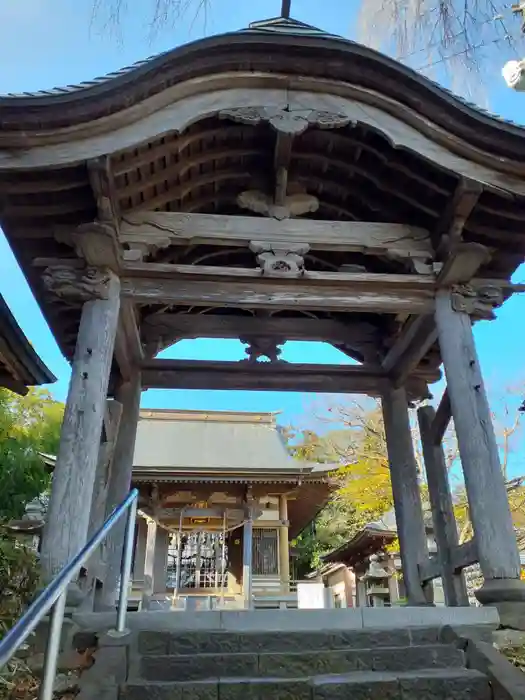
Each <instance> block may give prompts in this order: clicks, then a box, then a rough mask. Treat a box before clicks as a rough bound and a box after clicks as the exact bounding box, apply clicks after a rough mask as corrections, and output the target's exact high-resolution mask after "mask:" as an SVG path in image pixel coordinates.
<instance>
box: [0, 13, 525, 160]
mask: <svg viewBox="0 0 525 700" xmlns="http://www.w3.org/2000/svg"><path fill="white" fill-rule="evenodd" d="M270 46H271V48H270ZM246 52H249V53H250V55H251V56H250V60H251V63H252V66H251V68H252V70H271V71H282V72H283V73H284V72H286V73H290V72H292V71H295V72H296V73H297V74H298V75H301V74H303V73H307V74H308V75H313V71H312V67H313V66H308V70H305V69H306V68H307V64H305V62H304V61H305V60H308V59H309V61H310V62H311V61H312V59H313V57H314V55H315V64H316V66H315V73H316V74H317V76H318V77H320V78H321V77H323V78H330V79H334V80H335V79H337V80H341V79H343V80H346V81H348V82H352V83H355V84H361V85H363V86H365V87H370V88H372V89H376V90H378V91H380V92H381V93H383V94H385V95H387V96H389V97H392V98H393V99H396V100H398V101H400V102H402V103H404V104H406V105H407V106H409V107H411V108H412V109H415V110H416V111H420V112H421V113H422V114H424V115H425V116H427V117H429V118H430V119H432V120H433V121H435V122H437V123H438V124H440V125H442V126H443V127H444V128H446V129H447V130H449V131H451V132H453V133H457V134H458V135H459V136H461V137H463V138H467V139H471V140H472V143H475V144H476V145H478V146H480V147H483V148H485V149H487V150H489V151H490V150H492V148H494V152H497V151H499V148H500V147H501V148H505V151H506V154H507V155H508V156H510V157H512V156H515V155H517V152H516V148H517V149H518V151H519V152H523V153H525V129H524V128H523V127H522V126H519V125H517V124H515V123H513V122H512V121H509V120H505V119H503V118H501V117H499V116H498V115H495V114H491V113H489V112H487V111H486V110H484V109H482V108H481V107H479V106H477V105H475V104H473V103H470V102H468V101H466V100H464V99H463V98H461V97H459V96H457V95H454V94H453V93H452V92H450V91H449V90H447V89H445V88H443V87H442V86H440V85H438V84H437V83H435V82H433V81H432V80H430V79H428V78H426V77H425V76H422V75H420V74H419V73H417V72H416V71H414V70H413V69H411V68H409V67H407V66H405V65H403V64H402V63H399V62H398V61H395V60H393V59H391V58H389V57H387V56H385V55H384V54H381V53H379V52H377V51H375V50H373V49H370V48H368V47H366V46H363V45H362V44H358V43H356V42H354V41H351V40H348V39H345V38H343V37H340V36H336V35H332V34H328V33H326V32H323V31H322V30H319V29H317V28H315V27H312V26H310V25H307V24H304V23H302V22H298V21H297V20H293V19H285V18H275V19H270V20H265V21H261V22H254V23H252V24H251V25H250V27H249V28H247V29H243V30H240V31H237V32H231V33H227V34H221V35H217V36H213V37H209V38H205V39H200V40H197V41H194V42H192V43H189V44H186V45H183V46H181V47H177V48H174V49H171V50H169V51H166V52H163V53H161V54H159V55H156V56H152V57H150V58H148V59H145V60H143V61H139V62H137V63H135V64H133V65H132V66H128V67H126V68H123V69H121V70H119V71H116V72H114V73H110V74H108V75H106V76H102V77H100V78H95V79H94V80H91V81H86V82H83V83H80V84H78V85H68V86H66V87H57V88H54V89H50V90H42V91H38V92H34V93H19V94H9V95H5V96H3V97H0V123H1V124H3V125H4V128H7V129H11V128H12V129H13V130H16V131H18V130H20V131H22V130H24V131H25V130H28V129H29V130H31V129H35V131H38V130H40V129H42V130H43V129H50V128H58V127H60V126H68V127H70V126H73V125H74V124H80V123H83V122H86V121H91V120H94V119H98V118H102V117H104V116H107V115H109V114H111V113H114V112H116V111H119V110H122V109H125V108H126V107H127V106H128V105H130V104H132V103H134V102H137V101H139V100H140V99H145V98H147V97H151V96H152V95H154V94H156V93H158V92H159V91H161V90H163V89H165V88H166V87H168V86H169V85H171V84H174V83H176V82H180V81H182V80H185V79H189V78H191V77H195V76H196V75H202V74H204V73H206V74H212V73H214V72H220V71H224V70H225V69H227V70H242V69H244V68H245V67H246V65H245V64H244V65H243V54H246ZM312 52H313V53H312ZM290 69H292V70H290ZM65 106H67V112H64V110H63V109H62V108H63V107H65ZM28 108H33V109H35V111H34V112H28V111H27V109H28ZM57 110H59V111H57ZM492 139H495V140H496V142H495V143H492Z"/></svg>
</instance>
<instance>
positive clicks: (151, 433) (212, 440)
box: [133, 409, 333, 481]
mask: <svg viewBox="0 0 525 700" xmlns="http://www.w3.org/2000/svg"><path fill="white" fill-rule="evenodd" d="M133 468H134V471H135V472H140V477H141V480H142V481H144V479H145V478H146V477H147V475H148V473H149V472H152V473H155V477H157V476H162V475H164V476H165V477H166V478H169V476H170V475H171V476H175V475H176V474H178V473H181V472H182V473H184V475H185V478H186V475H187V476H191V477H194V478H196V479H198V478H201V477H202V478H203V479H206V478H207V477H215V479H217V478H219V477H221V476H222V475H224V476H230V477H231V476H232V475H235V476H237V477H242V476H245V477H248V478H249V477H250V475H253V476H256V475H257V477H258V478H259V479H260V478H264V477H268V478H272V477H274V478H278V477H281V476H282V477H286V475H290V476H291V477H292V476H293V477H294V478H295V477H297V476H299V475H300V474H304V475H312V476H313V477H314V478H315V476H316V475H317V477H318V478H322V477H323V476H324V475H327V474H328V472H329V471H331V470H332V469H333V465H317V464H314V463H311V462H301V461H298V460H296V459H293V458H292V457H291V456H290V455H289V454H288V452H287V450H286V446H285V444H284V441H283V439H282V437H281V434H280V432H279V430H278V428H277V423H276V420H275V414H273V413H246V412H234V411H231V412H229V411H225V412H222V411H178V410H163V409H159V410H148V409H145V410H142V411H141V413H140V420H139V425H138V432H137V440H136V445H135V456H134V459H133Z"/></svg>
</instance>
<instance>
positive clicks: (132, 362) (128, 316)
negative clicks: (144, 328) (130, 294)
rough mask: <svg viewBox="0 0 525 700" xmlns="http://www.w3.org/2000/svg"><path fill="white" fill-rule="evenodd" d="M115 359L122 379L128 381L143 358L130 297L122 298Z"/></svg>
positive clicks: (133, 307) (133, 306) (134, 310)
mask: <svg viewBox="0 0 525 700" xmlns="http://www.w3.org/2000/svg"><path fill="white" fill-rule="evenodd" d="M115 359H116V360H117V364H118V366H119V369H120V374H121V376H122V379H124V380H126V381H129V380H130V379H132V378H133V376H134V374H135V372H136V370H137V368H138V367H139V366H140V363H141V362H142V360H143V359H144V348H143V346H142V341H141V337H140V330H139V325H138V321H137V312H136V309H135V305H134V303H133V301H132V300H131V299H122V300H121V303H120V314H119V322H118V327H117V335H116V338H115Z"/></svg>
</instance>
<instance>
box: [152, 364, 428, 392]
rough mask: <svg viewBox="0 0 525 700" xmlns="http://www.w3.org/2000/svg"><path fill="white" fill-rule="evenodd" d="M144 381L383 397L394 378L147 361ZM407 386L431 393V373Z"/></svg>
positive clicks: (344, 369)
mask: <svg viewBox="0 0 525 700" xmlns="http://www.w3.org/2000/svg"><path fill="white" fill-rule="evenodd" d="M142 384H143V387H144V388H145V389H203V390H216V389H218V390H220V389H237V390H245V391H301V392H317V393H335V394H343V393H344V394H346V393H349V394H351V393H358V394H367V395H369V396H380V395H381V394H383V393H384V391H385V390H386V388H387V386H388V385H389V380H388V378H387V376H386V375H385V373H384V372H383V371H382V370H381V368H379V367H366V366H348V365H346V366H345V365H310V364H288V363H286V362H278V363H269V362H268V363H266V362H261V363H253V364H251V363H247V362H204V361H202V362H201V361H197V360H147V361H145V362H143V363H142ZM406 386H407V391H408V392H409V394H410V396H411V398H422V397H424V396H427V395H428V389H427V377H425V376H424V375H422V374H416V375H414V376H413V377H410V378H409V379H408V380H407V384H406Z"/></svg>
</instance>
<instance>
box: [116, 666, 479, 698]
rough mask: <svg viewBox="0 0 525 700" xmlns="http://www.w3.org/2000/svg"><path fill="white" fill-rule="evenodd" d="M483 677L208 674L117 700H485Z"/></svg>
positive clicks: (141, 687)
mask: <svg viewBox="0 0 525 700" xmlns="http://www.w3.org/2000/svg"><path fill="white" fill-rule="evenodd" d="M491 697H492V692H491V689H490V686H489V682H488V680H487V678H486V677H485V676H483V675H482V674H481V673H478V672H477V671H470V670H466V669H446V670H442V669H439V670H432V671H417V672H409V673H374V672H356V673H351V674H346V675H328V676H317V677H314V678H308V677H302V678H287V679H283V678H276V677H271V678H243V679H238V678H233V679H232V678H214V679H210V680H207V681H193V682H178V683H165V682H164V683H163V682H150V681H143V682H132V683H127V684H125V685H123V686H121V687H120V691H119V700H347V698H351V700H491Z"/></svg>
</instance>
